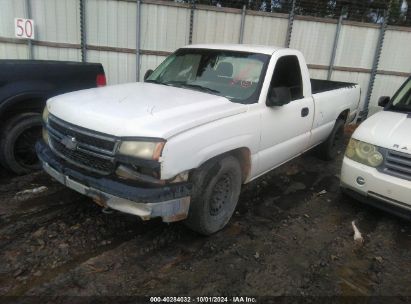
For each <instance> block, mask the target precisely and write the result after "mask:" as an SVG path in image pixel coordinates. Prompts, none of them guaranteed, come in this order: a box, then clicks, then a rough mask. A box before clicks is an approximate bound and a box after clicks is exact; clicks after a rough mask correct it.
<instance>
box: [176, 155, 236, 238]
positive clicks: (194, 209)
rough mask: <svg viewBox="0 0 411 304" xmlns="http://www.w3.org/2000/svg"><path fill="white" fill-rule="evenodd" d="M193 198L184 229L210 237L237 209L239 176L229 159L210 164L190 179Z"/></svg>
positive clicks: (231, 158)
mask: <svg viewBox="0 0 411 304" xmlns="http://www.w3.org/2000/svg"><path fill="white" fill-rule="evenodd" d="M191 180H192V182H193V195H192V199H191V204H190V210H189V213H188V217H187V219H186V220H185V222H184V223H185V225H186V226H187V227H188V228H190V229H191V230H194V231H196V232H198V233H200V234H203V235H211V234H213V233H215V232H217V231H219V230H221V229H223V228H224V226H225V225H226V224H227V223H228V221H229V220H230V218H231V216H232V215H233V213H234V210H235V208H236V206H237V202H238V198H239V196H240V190H241V184H242V172H241V168H240V164H239V162H238V160H237V159H236V158H235V157H233V156H227V157H224V158H221V159H216V160H214V161H210V162H208V163H206V164H205V165H204V166H202V167H201V168H200V169H199V170H198V171H196V172H195V173H194V174H193V176H192V178H191Z"/></svg>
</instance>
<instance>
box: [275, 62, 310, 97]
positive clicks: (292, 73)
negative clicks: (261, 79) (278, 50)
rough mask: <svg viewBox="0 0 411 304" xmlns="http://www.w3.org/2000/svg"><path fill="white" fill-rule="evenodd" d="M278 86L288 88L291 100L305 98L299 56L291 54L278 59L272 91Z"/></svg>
mask: <svg viewBox="0 0 411 304" xmlns="http://www.w3.org/2000/svg"><path fill="white" fill-rule="evenodd" d="M278 87H283V88H284V87H285V88H288V89H289V90H290V95H291V100H297V99H301V98H303V81H302V78H301V69H300V64H299V62H298V58H297V56H295V55H289V56H283V57H281V58H280V59H278V61H277V64H276V66H275V69H274V74H273V78H272V79H271V84H270V92H271V89H273V88H278Z"/></svg>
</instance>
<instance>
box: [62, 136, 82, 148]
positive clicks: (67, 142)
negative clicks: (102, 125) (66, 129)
mask: <svg viewBox="0 0 411 304" xmlns="http://www.w3.org/2000/svg"><path fill="white" fill-rule="evenodd" d="M61 143H62V144H63V145H64V146H65V147H66V148H67V149H69V150H73V151H74V150H76V149H77V145H78V143H77V140H76V138H75V137H71V136H66V137H64V138H63V139H62V140H61Z"/></svg>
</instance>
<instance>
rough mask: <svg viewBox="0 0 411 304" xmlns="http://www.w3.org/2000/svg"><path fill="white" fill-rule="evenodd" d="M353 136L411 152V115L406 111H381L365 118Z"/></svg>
mask: <svg viewBox="0 0 411 304" xmlns="http://www.w3.org/2000/svg"><path fill="white" fill-rule="evenodd" d="M353 138H355V139H358V140H361V141H364V142H368V143H370V144H373V145H376V146H380V147H383V148H387V149H391V150H397V151H400V152H403V153H408V154H411V116H410V115H408V114H406V113H398V112H390V111H383V112H379V113H377V114H375V115H373V116H371V117H370V118H368V119H367V120H365V121H364V122H363V123H362V124H361V125H360V126H359V127H358V129H357V130H356V131H355V133H354V134H353Z"/></svg>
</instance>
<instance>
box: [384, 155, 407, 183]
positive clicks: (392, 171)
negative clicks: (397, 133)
mask: <svg viewBox="0 0 411 304" xmlns="http://www.w3.org/2000/svg"><path fill="white" fill-rule="evenodd" d="M383 172H384V173H386V174H389V175H392V176H396V177H399V178H402V179H407V180H411V155H410V154H406V153H401V152H397V151H393V150H389V151H387V154H386V156H385V164H384V168H383Z"/></svg>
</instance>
